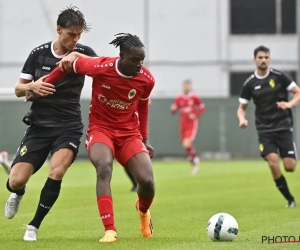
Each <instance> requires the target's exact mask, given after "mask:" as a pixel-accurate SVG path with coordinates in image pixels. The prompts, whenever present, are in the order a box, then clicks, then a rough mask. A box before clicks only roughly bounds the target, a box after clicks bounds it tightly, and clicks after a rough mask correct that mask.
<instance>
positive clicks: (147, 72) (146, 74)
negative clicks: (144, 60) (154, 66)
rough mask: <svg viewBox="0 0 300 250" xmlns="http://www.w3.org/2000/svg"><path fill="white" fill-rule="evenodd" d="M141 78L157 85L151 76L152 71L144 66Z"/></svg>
mask: <svg viewBox="0 0 300 250" xmlns="http://www.w3.org/2000/svg"><path fill="white" fill-rule="evenodd" d="M140 77H141V78H142V79H143V80H144V81H146V82H149V83H152V84H154V83H155V78H154V76H153V75H152V74H151V72H150V70H149V69H148V68H147V67H146V66H144V65H143V67H142V69H141V72H140Z"/></svg>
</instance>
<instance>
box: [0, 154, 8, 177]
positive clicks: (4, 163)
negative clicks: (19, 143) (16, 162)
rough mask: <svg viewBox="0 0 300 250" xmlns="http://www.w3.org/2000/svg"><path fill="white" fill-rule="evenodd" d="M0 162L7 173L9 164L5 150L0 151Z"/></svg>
mask: <svg viewBox="0 0 300 250" xmlns="http://www.w3.org/2000/svg"><path fill="white" fill-rule="evenodd" d="M0 164H1V165H2V167H3V168H4V170H5V172H6V173H7V174H9V172H10V166H9V163H8V153H7V152H6V151H3V152H0Z"/></svg>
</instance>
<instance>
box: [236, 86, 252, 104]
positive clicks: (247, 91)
mask: <svg viewBox="0 0 300 250" xmlns="http://www.w3.org/2000/svg"><path fill="white" fill-rule="evenodd" d="M250 100H251V87H250V84H249V82H246V83H244V85H243V87H242V91H241V94H240V98H239V102H240V103H241V104H248V102H249V101H250Z"/></svg>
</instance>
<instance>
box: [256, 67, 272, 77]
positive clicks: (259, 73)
mask: <svg viewBox="0 0 300 250" xmlns="http://www.w3.org/2000/svg"><path fill="white" fill-rule="evenodd" d="M268 73H269V68H266V69H259V68H257V69H256V71H255V74H256V75H257V76H259V77H264V76H266V75H267V74H268Z"/></svg>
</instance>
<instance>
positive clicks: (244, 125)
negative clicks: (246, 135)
mask: <svg viewBox="0 0 300 250" xmlns="http://www.w3.org/2000/svg"><path fill="white" fill-rule="evenodd" d="M239 126H240V128H247V127H248V121H247V120H246V119H244V120H241V121H240V124H239Z"/></svg>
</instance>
